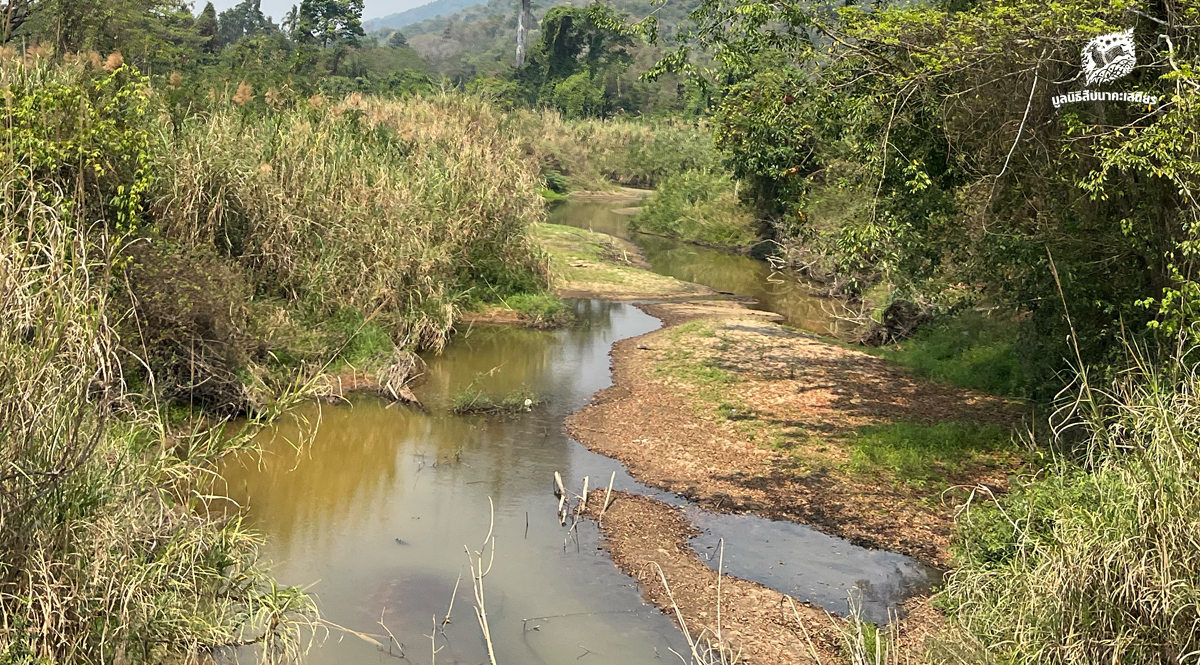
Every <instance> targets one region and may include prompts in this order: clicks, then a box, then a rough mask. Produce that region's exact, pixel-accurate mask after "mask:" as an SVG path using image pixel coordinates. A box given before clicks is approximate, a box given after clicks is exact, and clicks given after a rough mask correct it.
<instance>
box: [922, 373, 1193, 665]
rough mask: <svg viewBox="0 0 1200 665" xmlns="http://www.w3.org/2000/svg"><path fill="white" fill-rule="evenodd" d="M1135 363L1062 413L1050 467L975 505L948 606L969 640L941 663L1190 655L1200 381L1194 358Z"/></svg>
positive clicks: (1086, 390)
mask: <svg viewBox="0 0 1200 665" xmlns="http://www.w3.org/2000/svg"><path fill="white" fill-rule="evenodd" d="M1139 355H1140V354H1139ZM1132 361H1133V363H1132V364H1133V366H1134V367H1135V369H1133V370H1131V371H1129V372H1126V373H1124V374H1122V375H1121V376H1119V377H1117V378H1116V379H1115V380H1113V381H1111V382H1110V383H1108V384H1107V385H1104V386H1099V385H1096V384H1092V385H1090V386H1089V385H1088V384H1087V383H1084V384H1083V386H1082V387H1081V389H1080V391H1079V392H1078V393H1077V394H1071V395H1070V396H1069V398H1068V399H1067V400H1065V401H1064V402H1063V403H1062V404H1061V405H1060V406H1061V407H1062V408H1061V409H1060V410H1059V411H1058V412H1057V414H1056V417H1055V418H1054V422H1055V424H1056V427H1055V430H1054V439H1055V442H1056V444H1057V446H1058V447H1059V449H1060V450H1061V451H1062V454H1061V455H1060V456H1059V457H1058V461H1057V462H1056V464H1054V465H1053V466H1052V467H1051V468H1049V469H1047V470H1046V471H1045V472H1044V473H1042V474H1039V475H1038V476H1035V477H1028V478H1023V479H1021V480H1020V481H1019V482H1018V483H1017V484H1016V485H1015V486H1014V487H1013V488H1012V491H1011V492H1009V493H1008V494H1007V495H1005V496H1002V497H991V496H986V495H980V496H978V497H977V500H976V501H975V502H974V503H973V504H972V505H971V506H970V508H969V510H967V511H966V512H965V513H964V514H963V516H962V517H961V518H960V520H959V529H960V538H959V541H958V545H957V548H956V550H957V551H956V555H957V557H956V558H957V560H958V562H959V564H960V567H959V568H958V570H956V571H955V572H954V573H953V574H952V576H951V577H950V581H949V583H948V585H947V587H946V591H945V593H944V599H943V601H944V604H945V606H946V608H947V609H948V611H949V615H950V617H951V618H953V619H954V621H955V624H956V626H957V627H958V628H959V629H960V630H961V631H962V633H963V634H965V635H966V638H963V637H961V636H960V637H957V638H956V639H952V640H950V642H949V644H950V645H954V646H953V647H951V646H947V645H943V648H942V649H941V650H940V651H942V652H944V653H943V655H942V657H943V658H944V659H946V660H948V661H950V662H958V661H955V660H953V657H952V656H950V655H947V654H952V653H953V652H956V651H957V652H959V653H967V654H969V655H971V654H973V656H974V657H977V658H985V660H983V661H979V662H1013V663H1032V662H1050V663H1111V662H1123V663H1169V662H1189V661H1190V660H1192V659H1194V658H1195V654H1196V653H1197V649H1200V639H1198V634H1197V632H1196V629H1195V626H1196V625H1197V623H1198V622H1200V587H1198V585H1197V581H1196V575H1195V571H1196V566H1197V563H1198V562H1197V557H1198V556H1200V546H1198V545H1197V543H1196V538H1195V533H1196V524H1197V521H1198V520H1200V503H1198V502H1197V501H1196V496H1197V493H1198V490H1200V457H1198V456H1197V454H1196V451H1197V450H1198V449H1200V448H1198V446H1197V442H1198V441H1197V440H1198V438H1200V433H1198V432H1197V430H1196V423H1197V422H1200V413H1198V412H1197V408H1198V405H1197V403H1196V391H1197V388H1200V385H1198V383H1197V376H1196V373H1195V368H1194V362H1193V361H1192V360H1191V358H1190V357H1183V358H1179V359H1177V360H1176V361H1175V362H1174V363H1170V362H1167V363H1160V364H1154V363H1150V362H1147V358H1145V357H1144V356H1143V357H1134V358H1132ZM1076 398H1078V400H1077V399H1076ZM980 644H982V645H987V648H986V649H971V648H968V647H970V645H980Z"/></svg>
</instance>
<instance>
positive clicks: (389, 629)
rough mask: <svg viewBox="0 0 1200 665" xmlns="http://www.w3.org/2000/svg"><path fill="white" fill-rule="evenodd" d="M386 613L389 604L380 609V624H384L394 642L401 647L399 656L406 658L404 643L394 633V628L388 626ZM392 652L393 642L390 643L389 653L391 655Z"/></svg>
mask: <svg viewBox="0 0 1200 665" xmlns="http://www.w3.org/2000/svg"><path fill="white" fill-rule="evenodd" d="M386 613H387V606H386V605H385V606H384V607H383V609H381V610H379V625H380V626H383V629H384V630H386V631H387V634H388V637H389V638H390V639H391V640H392V642H395V643H396V646H398V647H400V655H399V656H397V657H398V658H404V657H405V656H404V643H403V642H401V641H400V640H398V639H396V636H395V635H393V634H392V629H391V628H388V627H387V624H386V623H384V622H383V615H384V614H386ZM391 653H392V645H391V643H388V654H389V655H390V654H391Z"/></svg>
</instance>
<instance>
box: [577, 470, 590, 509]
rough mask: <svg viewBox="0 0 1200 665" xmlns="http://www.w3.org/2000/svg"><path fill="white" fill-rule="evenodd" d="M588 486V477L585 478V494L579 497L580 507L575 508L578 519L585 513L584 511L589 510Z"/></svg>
mask: <svg viewBox="0 0 1200 665" xmlns="http://www.w3.org/2000/svg"><path fill="white" fill-rule="evenodd" d="M587 486H588V477H587V476H584V477H583V494H580V495H579V505H577V506H575V515H576V517H578V516H579V515H580V513H582V512H583V511H584V509H586V508H587Z"/></svg>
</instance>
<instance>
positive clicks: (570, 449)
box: [222, 202, 937, 665]
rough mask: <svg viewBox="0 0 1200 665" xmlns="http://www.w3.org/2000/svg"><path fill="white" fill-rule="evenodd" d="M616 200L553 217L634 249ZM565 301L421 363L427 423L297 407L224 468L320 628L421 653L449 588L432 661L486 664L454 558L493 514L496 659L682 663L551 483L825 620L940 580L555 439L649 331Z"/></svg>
mask: <svg viewBox="0 0 1200 665" xmlns="http://www.w3.org/2000/svg"><path fill="white" fill-rule="evenodd" d="M612 207H616V206H614V205H613V203H612V202H605V203H601V204H599V205H597V203H596V202H586V203H570V204H567V205H564V206H561V207H560V208H558V209H557V210H556V211H555V213H554V221H557V222H559V223H567V222H569V223H572V224H573V225H576V226H584V227H585V228H586V227H589V226H591V227H592V228H595V229H596V230H598V231H604V232H616V231H617V230H618V229H617V226H618V224H619V226H620V229H619V230H620V233H619V235H623V236H626V237H629V234H627V233H624V219H625V218H623V217H622V216H620V215H615V214H612V213H609V212H608V210H609V209H610V208H612ZM610 216H611V217H610ZM602 224H608V225H610V226H611V229H609V228H605V227H604V226H602ZM633 239H634V241H635V242H637V244H639V246H642V247H643V249H644V251H645V252H646V255H647V258H648V260H649V262H650V263H651V265H652V266H653V268H654V269H655V270H656V271H657V272H663V273H665V274H671V275H674V276H677V277H680V278H681V279H689V280H691V281H697V282H699V283H703V284H708V285H709V286H712V287H713V288H715V289H718V290H721V291H730V292H733V293H737V294H739V295H747V296H752V297H754V298H756V299H757V300H759V302H760V303H762V304H760V305H759V306H760V307H763V308H769V309H772V311H779V312H780V313H782V314H783V315H784V316H785V317H786V318H787V320H788V322H790V323H792V324H794V325H802V326H803V327H806V328H809V329H813V330H818V331H827V330H829V329H830V327H831V325H832V324H831V323H830V317H829V316H828V315H826V314H824V309H823V307H822V303H821V302H820V301H818V299H816V298H814V297H813V296H812V295H811V291H809V290H807V287H805V286H804V285H802V284H799V283H794V284H791V283H785V281H784V280H780V281H778V282H775V281H770V280H771V279H772V278H771V276H770V270H769V267H764V265H765V264H761V262H757V261H755V260H754V259H750V258H748V257H742V256H732V255H729V254H725V253H722V252H718V251H716V250H707V249H702V248H696V247H691V246H688V245H685V244H683V243H677V242H673V241H670V240H667V239H662V238H651V237H649V236H637V237H634V238H633ZM747 262H750V263H747ZM752 264H759V265H752ZM750 269H753V272H749V273H748V274H743V273H745V272H746V271H748V270H750ZM756 280H761V281H756ZM793 281H794V280H793ZM814 301H815V302H814ZM571 305H572V306H573V307H574V309H575V313H576V315H577V317H578V323H577V324H575V325H573V326H570V327H568V328H564V329H561V330H555V331H535V330H527V329H522V328H516V327H494V326H476V327H475V328H473V329H471V330H470V331H469V332H468V333H466V334H463V335H460V336H458V337H457V338H456V339H455V340H454V341H453V342H452V343H451V344H450V345H449V346H448V347H447V348H446V350H445V351H444V352H443V353H441V354H440V355H436V356H430V357H428V358H426V360H427V362H428V371H427V373H426V376H425V380H424V382H423V383H422V384H421V385H419V386H418V387H417V388H416V390H415V392H416V393H417V395H418V397H419V398H420V399H421V400H422V402H423V403H424V404H425V406H426V410H425V411H422V410H419V409H416V408H412V407H407V406H403V405H393V404H388V403H385V402H382V401H378V400H374V399H367V398H361V399H356V400H355V401H354V403H353V404H352V405H343V406H329V405H319V404H316V403H314V404H310V405H306V406H304V407H302V408H300V409H297V410H296V411H295V412H293V413H292V414H291V415H292V417H291V418H284V419H282V420H281V422H280V423H279V424H278V425H277V426H276V427H274V428H272V429H271V430H270V431H268V432H265V433H264V434H263V436H262V447H263V454H262V456H261V459H260V458H258V457H254V458H242V459H240V460H237V461H234V462H231V463H229V464H227V465H226V467H225V468H224V469H223V474H222V475H223V477H224V479H225V480H226V482H227V483H228V491H229V495H230V496H231V498H233V499H234V500H235V501H237V502H238V503H239V504H240V505H242V506H247V507H248V510H247V513H246V519H247V521H248V523H249V524H250V525H251V526H253V527H254V528H256V529H258V530H259V531H261V532H262V533H264V534H265V536H266V537H267V545H266V546H265V548H264V556H265V557H266V559H267V560H269V561H271V562H272V567H273V571H274V573H275V575H276V577H277V578H278V579H279V580H280V581H281V582H283V583H285V584H298V585H302V586H305V587H308V588H309V590H310V592H311V593H313V594H314V595H315V596H316V597H317V601H318V603H319V606H320V608H321V614H322V616H323V617H324V618H325V619H328V620H329V621H331V622H333V623H336V624H338V625H341V626H345V627H347V628H351V629H353V630H355V631H360V632H364V633H370V634H372V635H374V636H376V639H378V640H379V641H380V642H383V643H385V644H386V643H387V642H388V639H387V637H386V635H387V633H386V631H385V629H384V628H383V627H381V625H380V622H381V620H382V623H383V624H385V625H386V627H387V630H390V631H391V633H393V634H394V635H395V636H396V638H397V639H398V640H399V641H400V642H402V643H403V644H404V651H405V655H406V656H407V658H408V661H409V662H412V663H429V662H431V661H432V660H433V658H432V657H431V653H430V652H431V643H430V639H429V637H428V636H429V635H430V634H432V633H433V626H434V622H435V621H438V622H440V621H441V619H442V617H443V616H444V615H445V614H446V612H447V607H448V605H449V604H450V599H451V597H452V595H453V596H454V597H455V601H454V610H453V613H452V616H451V619H452V621H451V623H449V624H448V625H447V626H445V628H444V631H443V632H439V633H437V634H436V646H437V647H438V648H439V649H440V650H439V651H438V652H437V655H436V662H437V663H472V664H474V663H481V662H486V661H487V650H486V645H485V643H484V641H483V639H482V637H481V631H480V627H479V625H478V622H477V620H476V617H475V614H474V610H473V607H474V600H475V598H474V593H473V590H472V586H471V582H470V572H469V569H468V567H467V563H468V559H467V554H466V552H465V551H464V546H467V547H469V548H470V549H471V550H477V549H479V548H480V546H481V544H482V541H483V539H484V538H485V536H486V534H487V533H488V529H489V524H491V523H492V522H491V520H492V517H491V515H492V514H493V513H492V511H493V510H494V527H493V535H494V537H495V559H494V564H493V566H492V569H491V572H490V574H489V575H488V576H487V577H486V579H485V588H486V612H487V619H488V623H489V626H490V632H491V635H492V641H493V643H494V647H495V650H496V657H497V661H498V662H499V663H502V664H504V665H512V664H518V663H519V664H525V663H530V664H534V663H548V664H549V663H554V664H569V663H575V662H587V661H593V662H608V663H629V664H641V663H644V664H646V665H649V664H651V663H662V662H664V661H663V659H674V658H675V656H674V655H672V654H671V653H670V652H669V651H668V649H674V650H675V651H678V652H681V653H684V652H686V650H687V645H686V642H685V640H684V638H683V635H682V634H681V632H680V631H679V630H678V629H677V628H676V627H675V625H674V624H673V622H672V620H671V619H670V618H669V617H668V616H666V615H665V614H663V613H661V612H659V611H658V610H657V609H655V608H653V607H651V606H648V605H646V604H645V603H644V602H643V601H642V599H641V597H640V595H639V593H638V590H637V586H636V584H635V582H634V580H633V579H632V578H630V577H628V576H626V575H624V574H623V573H621V572H620V571H619V570H618V569H617V568H616V567H615V566H614V565H613V563H612V561H611V559H609V558H608V556H607V554H606V552H605V551H604V550H603V549H602V548H601V546H600V542H599V537H598V533H597V529H596V526H595V524H594V523H592V522H590V521H581V522H580V523H579V525H578V538H574V537H571V538H568V533H567V529H565V528H563V527H562V526H560V525H559V522H558V519H557V516H556V508H557V503H558V502H557V499H555V497H554V496H553V494H552V493H551V488H552V483H553V480H552V479H553V475H554V472H555V471H558V472H560V473H561V474H562V477H563V479H564V481H565V482H566V483H567V484H568V487H569V488H570V489H572V490H574V491H576V492H578V491H579V488H580V486H581V484H582V482H583V478H584V477H585V476H587V477H588V478H589V481H590V486H591V487H593V488H594V487H597V486H600V487H603V486H606V485H607V483H608V479H609V478H610V476H611V474H613V473H614V472H615V473H616V480H615V483H614V489H624V490H628V491H631V492H637V493H643V494H649V495H652V496H655V497H657V498H659V499H660V500H663V501H667V502H669V503H671V504H674V505H678V506H683V507H685V511H686V514H687V515H688V517H689V519H690V520H691V521H692V523H693V524H695V525H696V526H697V527H698V528H700V529H701V530H702V531H703V533H702V535H700V536H699V537H697V538H696V539H695V540H694V541H693V546H694V547H695V549H696V550H697V552H698V553H700V554H701V558H708V557H709V556H710V555H711V554H712V553H713V552H715V551H716V549H715V548H716V545H717V542H718V540H719V539H724V542H725V543H726V544H727V547H726V555H725V570H726V572H728V573H730V574H733V575H736V576H738V577H743V578H745V579H750V580H753V581H757V582H759V583H762V584H764V585H767V586H770V587H773V588H775V589H777V590H780V591H783V592H785V593H788V594H791V595H793V596H795V597H797V598H798V599H800V600H807V601H811V602H813V603H816V604H818V605H821V606H823V607H825V608H827V609H830V610H833V611H838V612H842V613H844V612H845V611H846V606H847V596H848V594H850V593H851V591H852V590H854V592H855V593H856V594H859V595H861V598H862V603H863V608H864V612H865V614H866V615H867V616H868V617H869V618H871V619H872V620H875V621H886V620H887V612H888V609H889V608H890V607H893V606H894V605H895V604H896V603H898V602H899V601H901V600H903V599H904V598H906V597H907V596H909V595H911V594H913V593H916V592H920V591H923V590H925V589H928V588H929V586H930V585H931V584H933V583H934V582H935V580H936V579H937V578H936V573H935V572H934V571H932V570H930V569H928V568H926V567H925V566H923V565H922V564H920V563H918V562H916V561H914V560H912V559H909V558H907V557H905V556H902V555H899V554H895V553H892V552H886V551H879V550H867V549H864V548H861V547H857V546H854V545H851V544H850V543H848V542H846V541H844V540H841V539H838V538H834V537H831V536H827V535H825V534H822V533H819V532H817V531H815V530H813V529H810V528H808V527H805V526H803V525H798V524H792V523H786V522H772V521H769V520H765V519H761V518H758V517H754V516H750V515H714V514H710V513H707V512H705V511H702V510H700V509H699V508H696V507H695V506H690V505H688V504H687V502H686V501H684V500H682V499H680V498H678V497H675V496H673V495H670V494H666V493H661V492H656V491H654V490H652V489H650V488H647V487H645V486H644V485H641V484H640V483H638V482H636V481H634V480H633V479H632V478H631V477H630V476H629V475H628V474H627V473H626V472H625V470H624V468H623V467H622V466H621V465H620V463H618V462H616V461H615V460H612V459H609V458H607V457H603V456H601V455H597V454H594V453H592V452H590V451H588V450H587V449H586V448H584V447H583V446H582V445H581V444H579V443H578V442H576V441H574V440H572V439H570V438H569V437H567V436H566V434H565V433H564V432H563V420H564V418H565V417H566V416H567V415H569V414H571V413H572V412H574V411H577V410H578V409H580V408H582V407H583V406H585V405H586V404H587V402H588V400H589V399H590V398H591V396H592V395H593V394H595V393H596V392H597V391H599V390H601V389H603V388H605V387H607V386H609V385H611V375H610V370H609V351H610V349H611V346H612V344H613V343H614V342H616V341H618V340H620V339H624V338H628V337H633V336H637V335H641V334H644V333H647V332H650V331H652V330H655V329H657V328H658V327H659V325H660V324H659V322H658V320H656V319H654V318H653V317H650V316H649V315H647V314H645V313H643V312H642V311H641V310H639V309H637V308H636V307H634V306H632V305H630V304H626V303H615V302H606V301H593V300H579V301H573V302H572V303H571ZM776 308H778V309H776ZM468 387H470V388H472V389H475V390H479V391H482V392H484V393H485V394H488V395H492V396H496V397H499V396H503V395H505V394H508V393H509V392H511V391H514V390H518V389H523V390H529V391H532V392H534V393H537V394H538V395H540V396H541V399H542V402H541V404H539V405H538V406H536V407H535V408H534V409H533V410H532V411H531V412H530V413H525V414H521V415H518V416H513V417H507V418H495V417H481V416H457V415H453V414H452V413H450V407H451V405H452V403H453V399H454V396H455V395H456V394H458V393H459V392H460V391H462V390H464V389H466V388H468ZM318 423H319V427H318V426H317V424H318ZM301 440H303V445H301ZM710 565H711V566H713V567H715V566H716V557H715V556H713V557H712V560H711V561H710ZM460 575H461V576H462V582H461V584H460V585H459V588H458V591H457V593H456V594H455V593H454V589H455V585H456V580H458V579H459V576H460ZM435 617H436V619H435ZM380 636H383V637H380ZM397 651H398V650H397V649H395V648H393V654H395V653H397ZM391 660H393V659H392V658H391V656H389V654H387V653H386V652H385V651H383V650H381V649H380V648H378V647H377V646H375V645H373V644H371V643H369V642H367V641H365V640H362V639H360V638H358V637H355V636H353V635H350V634H343V633H341V632H340V631H332V632H331V633H330V635H329V637H328V638H327V639H326V640H324V642H322V643H320V644H319V645H318V646H316V647H314V649H313V650H312V652H310V654H309V657H308V662H310V663H380V662H390V661H391Z"/></svg>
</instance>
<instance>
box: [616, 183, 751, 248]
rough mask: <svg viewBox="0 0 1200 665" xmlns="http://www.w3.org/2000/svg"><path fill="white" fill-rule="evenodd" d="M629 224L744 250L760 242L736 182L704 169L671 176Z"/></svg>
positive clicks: (706, 243)
mask: <svg viewBox="0 0 1200 665" xmlns="http://www.w3.org/2000/svg"><path fill="white" fill-rule="evenodd" d="M629 227H630V229H632V230H635V231H642V232H644V233H657V234H659V235H665V236H670V237H672V238H680V239H682V240H687V241H689V242H695V243H699V244H702V245H710V246H714V247H733V248H738V249H744V248H747V247H749V246H750V245H753V244H754V243H755V242H757V241H758V235H757V234H756V233H755V221H754V217H753V216H752V215H751V213H750V211H748V210H746V209H745V208H743V207H742V206H740V205H739V204H738V197H737V191H736V188H735V186H734V183H733V181H731V180H730V179H729V177H728V176H726V175H721V174H716V173H709V172H704V171H685V172H683V173H679V174H675V175H671V176H668V177H667V178H666V180H665V181H663V183H662V186H661V187H660V188H659V190H658V193H656V194H655V195H654V197H653V198H651V199H650V201H649V203H647V204H646V206H645V208H644V209H643V210H642V212H641V214H639V215H638V216H637V217H636V218H634V219H633V220H632V221H631V222H630V225H629Z"/></svg>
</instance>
